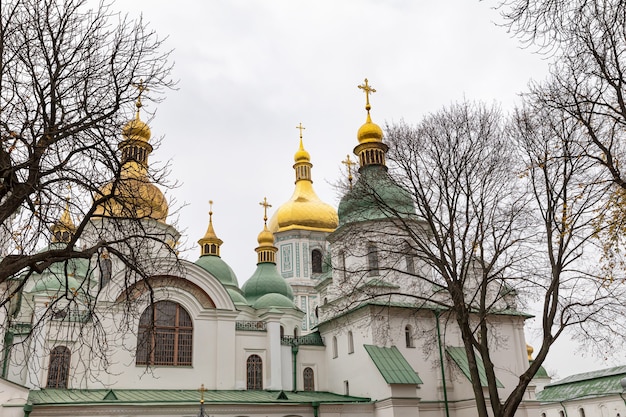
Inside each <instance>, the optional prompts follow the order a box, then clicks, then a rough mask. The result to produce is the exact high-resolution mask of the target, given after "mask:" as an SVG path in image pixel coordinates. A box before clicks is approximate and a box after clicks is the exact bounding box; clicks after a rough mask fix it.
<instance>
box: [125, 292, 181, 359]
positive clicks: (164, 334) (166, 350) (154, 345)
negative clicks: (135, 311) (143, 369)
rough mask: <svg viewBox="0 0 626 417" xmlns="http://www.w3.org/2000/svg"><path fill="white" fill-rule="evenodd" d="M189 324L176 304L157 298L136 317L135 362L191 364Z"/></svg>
mask: <svg viewBox="0 0 626 417" xmlns="http://www.w3.org/2000/svg"><path fill="white" fill-rule="evenodd" d="M192 342H193V323H192V321H191V317H189V314H188V313H187V312H186V311H185V309H184V308H182V307H181V306H180V304H177V303H174V302H172V301H157V302H156V303H154V305H153V306H150V307H148V308H146V310H145V311H144V312H143V314H142V315H141V318H140V319H139V332H138V336H137V365H174V366H191V357H192V355H191V348H192V344H193V343H192Z"/></svg>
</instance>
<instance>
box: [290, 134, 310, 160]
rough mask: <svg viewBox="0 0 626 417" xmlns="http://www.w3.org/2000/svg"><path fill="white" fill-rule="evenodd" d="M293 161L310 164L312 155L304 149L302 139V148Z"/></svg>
mask: <svg viewBox="0 0 626 417" xmlns="http://www.w3.org/2000/svg"><path fill="white" fill-rule="evenodd" d="M293 160H294V161H295V162H296V163H298V162H310V161H311V155H310V154H309V153H308V152H307V151H306V150H305V149H304V146H303V145H302V138H300V148H299V149H298V150H297V151H296V154H295V155H294V156H293Z"/></svg>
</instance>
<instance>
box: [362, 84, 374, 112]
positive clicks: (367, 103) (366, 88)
mask: <svg viewBox="0 0 626 417" xmlns="http://www.w3.org/2000/svg"><path fill="white" fill-rule="evenodd" d="M357 87H359V88H360V89H361V90H363V91H365V110H367V111H370V109H371V108H372V106H370V94H373V93H375V92H376V90H374V89H373V88H372V86H371V85H369V84H368V83H367V78H366V79H365V84H363V85H359V86H357Z"/></svg>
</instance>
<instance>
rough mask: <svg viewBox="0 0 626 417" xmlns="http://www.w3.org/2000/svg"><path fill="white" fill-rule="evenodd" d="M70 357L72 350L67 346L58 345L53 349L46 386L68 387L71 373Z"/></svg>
mask: <svg viewBox="0 0 626 417" xmlns="http://www.w3.org/2000/svg"><path fill="white" fill-rule="evenodd" d="M70 357H71V354H70V350H69V349H68V348H67V347H65V346H57V347H55V348H54V349H52V352H50V365H49V367H48V383H47V384H46V388H67V379H68V376H69V373H70Z"/></svg>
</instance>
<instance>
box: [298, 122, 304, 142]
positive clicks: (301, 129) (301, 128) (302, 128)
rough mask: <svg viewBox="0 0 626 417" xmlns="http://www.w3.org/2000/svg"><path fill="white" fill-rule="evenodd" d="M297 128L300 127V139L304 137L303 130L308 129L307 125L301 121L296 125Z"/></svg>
mask: <svg viewBox="0 0 626 417" xmlns="http://www.w3.org/2000/svg"><path fill="white" fill-rule="evenodd" d="M296 129H300V139H302V131H303V130H304V129H306V127H304V126H302V122H300V124H299V125H298V126H296Z"/></svg>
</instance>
